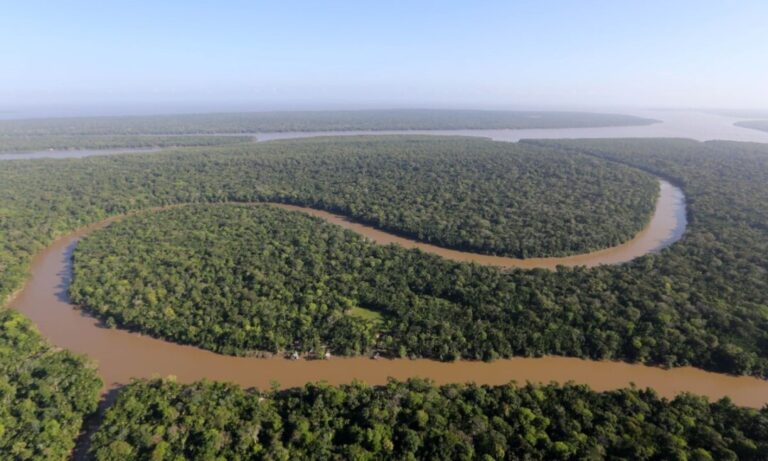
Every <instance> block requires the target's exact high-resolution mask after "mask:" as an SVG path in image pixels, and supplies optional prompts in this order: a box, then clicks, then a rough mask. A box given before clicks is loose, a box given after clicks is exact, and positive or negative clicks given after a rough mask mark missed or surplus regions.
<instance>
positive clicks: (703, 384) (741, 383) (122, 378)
mask: <svg viewBox="0 0 768 461" xmlns="http://www.w3.org/2000/svg"><path fill="white" fill-rule="evenodd" d="M645 115H646V116H648V115H649V114H645ZM654 118H661V117H658V116H656V117H654ZM704 118H705V119H706V120H707V123H714V122H713V120H714V119H718V121H717V122H716V123H715V125H717V126H718V127H719V128H718V129H717V130H715V131H711V133H714V134H713V135H710V136H704V137H702V136H699V134H703V133H701V132H699V131H698V130H699V128H700V125H697V124H696V123H695V121H694V122H691V121H690V120H689V122H688V123H684V122H683V121H675V122H674V123H671V124H669V123H662V124H655V125H649V126H642V127H610V128H584V129H570V130H543V131H542V130H472V131H470V132H466V131H461V132H455V131H451V132H429V134H462V135H463V134H470V135H474V136H485V137H491V138H492V139H497V140H504V141H516V140H518V139H521V138H555V137H574V138H578V137H644V136H645V135H646V134H647V135H648V136H651V137H658V136H676V137H690V138H693V139H699V140H703V139H712V138H718V139H734V140H740V141H758V142H768V133H761V132H757V131H754V130H747V129H744V128H739V127H733V126H732V123H733V121H732V120H729V119H727V118H725V117H720V116H714V115H706V116H705V117H704ZM665 121H666V120H665ZM670 127H672V128H673V129H671V130H670ZM675 127H676V128H675ZM686 127H687V128H686ZM706 130H708V128H705V131H706ZM708 132H710V131H708ZM400 133H402V132H399V133H398V134H400ZM406 133H411V134H413V133H415V132H406ZM324 134H339V133H302V134H293V135H291V134H290V133H278V134H275V136H273V137H269V136H264V134H261V135H260V140H263V141H266V140H270V139H277V138H280V139H284V138H287V137H294V138H295V137H305V136H317V135H324ZM341 134H344V133H341ZM349 134H361V133H359V132H355V133H349ZM373 134H383V133H381V132H376V133H373ZM97 152H98V151H97ZM64 154H66V156H78V157H83V156H86V155H82V151H80V152H77V151H65V152H64ZM78 154H80V155H78ZM3 157H7V156H3V155H0V158H3ZM284 207H286V208H290V207H288V206H284ZM302 211H304V212H309V213H311V214H313V215H316V216H320V217H322V218H324V219H326V220H328V221H330V222H334V223H336V224H339V225H342V226H344V227H346V228H349V229H352V230H354V231H356V232H359V233H361V234H363V235H366V236H367V237H369V238H371V239H372V240H374V241H376V242H378V243H391V242H397V243H399V244H401V245H403V246H406V247H420V248H422V249H423V250H425V251H430V252H434V253H437V254H441V255H442V256H445V257H447V258H451V259H458V260H462V261H467V260H471V261H475V262H478V263H482V264H492V265H498V266H506V267H509V266H516V267H530V265H536V267H548V268H551V267H553V266H554V265H556V264H566V265H568V264H583V265H595V264H603V263H620V262H624V261H627V260H629V259H632V258H634V257H636V256H639V255H641V254H645V253H647V252H651V251H656V250H658V249H659V248H662V247H664V246H667V245H669V244H670V243H671V242H673V241H675V240H677V239H679V238H680V235H682V232H683V230H684V228H685V206H684V200H683V196H682V192H681V191H680V190H679V189H677V188H676V187H674V186H673V185H671V184H669V183H667V182H665V181H662V183H661V194H660V197H659V202H658V204H657V209H656V211H655V213H654V216H653V218H652V220H651V224H650V225H649V227H648V228H647V229H646V230H644V231H643V232H641V234H639V235H638V236H637V237H636V238H635V239H633V240H631V241H629V242H626V243H625V244H623V245H620V246H618V247H615V248H611V249H607V250H602V251H598V252H595V253H590V254H588V255H579V256H573V257H567V258H540V259H539V260H538V261H537V260H534V259H527V260H515V259H513V258H498V257H493V256H484V255H474V254H471V253H465V252H456V251H453V250H447V249H444V248H439V247H434V246H431V245H427V244H423V243H418V242H413V241H409V240H407V239H402V238H400V237H395V236H392V235H389V234H386V233H383V232H381V231H378V230H376V229H372V228H370V227H367V226H362V225H360V224H357V223H353V222H350V221H349V220H347V219H345V218H343V217H341V216H338V215H333V214H330V213H325V212H322V211H318V210H309V209H302ZM109 221H110V220H106V221H104V222H101V223H98V224H95V225H93V226H89V227H87V228H84V229H81V230H79V231H77V232H75V233H72V234H70V235H67V236H65V237H62V238H60V239H58V240H56V241H55V242H53V243H52V244H51V245H50V246H49V247H47V248H46V249H45V250H43V251H42V252H41V253H40V254H38V255H37V256H35V258H34V259H33V261H32V265H31V274H30V278H29V279H28V281H27V283H26V284H25V286H24V288H23V289H22V290H21V291H20V292H19V293H18V294H17V295H16V296H15V297H14V298H13V300H12V301H11V302H10V307H12V308H15V309H17V310H18V311H20V312H21V313H23V314H24V315H26V316H28V317H29V318H30V319H31V320H32V321H33V322H34V323H35V324H36V325H37V326H38V328H39V329H40V331H41V333H42V334H43V335H44V336H46V337H47V338H48V339H49V340H50V342H51V343H52V344H54V345H55V346H58V347H63V348H67V349H69V350H72V351H74V352H76V353H81V354H85V355H88V356H89V357H91V358H92V359H94V360H95V361H96V362H97V364H98V367H99V373H100V375H101V377H102V378H103V379H104V381H105V390H106V389H112V388H115V387H117V386H119V385H121V384H125V383H127V382H129V381H130V379H131V378H147V377H153V376H167V375H173V376H176V377H177V379H178V380H179V381H181V382H192V381H195V380H199V379H203V378H206V379H215V380H224V381H231V382H234V383H238V384H240V385H243V386H246V387H252V386H256V387H260V388H267V387H269V386H270V384H271V383H272V382H273V381H276V382H278V383H280V385H281V386H283V387H291V386H300V385H303V384H305V383H307V382H310V381H326V382H328V383H331V384H340V383H348V382H351V381H352V380H354V379H360V380H363V381H365V382H367V383H369V384H382V383H384V382H386V380H387V379H388V378H389V377H392V378H398V379H405V378H408V377H415V376H419V377H427V378H430V379H433V380H435V381H436V382H437V383H448V382H464V381H474V382H477V383H484V384H501V383H505V382H508V381H510V380H516V381H518V382H521V383H522V382H526V381H532V382H550V381H556V382H567V381H573V382H576V383H582V384H588V385H590V386H591V387H592V388H594V389H596V390H598V391H601V390H609V389H616V388H621V387H626V386H629V385H630V384H632V383H634V384H635V385H637V386H639V387H641V388H644V387H652V388H654V389H655V390H656V391H657V392H658V393H659V394H660V395H662V396H665V397H672V396H674V395H676V394H677V393H679V392H683V391H687V392H693V393H696V394H700V395H705V396H707V397H710V398H712V399H717V398H720V397H723V396H729V397H730V398H731V399H732V400H733V401H734V402H735V403H736V404H738V405H744V406H750V407H760V406H762V405H764V404H766V403H768V381H766V380H761V379H757V378H751V377H736V376H728V375H723V374H718V373H711V372H706V371H703V370H700V369H696V368H691V367H683V368H675V369H671V370H664V369H661V368H657V367H648V366H643V365H637V364H627V363H622V362H612V361H588V360H582V359H576V358H565V357H543V358H513V359H504V360H497V361H494V362H492V363H484V362H474V361H458V362H452V363H443V362H437V361H431V360H423V359H419V360H409V359H393V360H390V359H382V360H371V359H368V358H361V357H358V358H332V359H331V360H318V361H307V360H298V361H290V360H284V359H256V358H242V357H230V356H224V355H219V354H215V353H213V352H209V351H205V350H202V349H198V348H195V347H191V346H183V345H178V344H173V343H170V342H166V341H163V340H159V339H154V338H151V337H148V336H144V335H141V334H137V333H131V332H128V331H125V330H118V329H108V328H104V327H102V326H101V325H100V322H99V321H98V320H96V319H95V318H93V317H91V316H89V315H87V314H85V313H83V312H82V311H80V310H78V309H76V308H75V307H74V306H72V305H71V304H70V303H69V298H68V294H67V288H68V285H69V279H70V277H71V271H72V267H71V253H72V251H73V249H74V247H75V245H76V243H77V241H78V239H80V238H81V237H83V236H84V235H86V234H87V233H88V232H91V231H93V230H94V229H97V228H99V227H102V226H104V225H106V224H107V223H108V222H109ZM633 242H634V243H633ZM622 247H624V248H623V249H622ZM590 255H591V256H590ZM580 258H581V259H580ZM568 260H570V261H568Z"/></svg>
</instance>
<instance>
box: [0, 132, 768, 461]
mask: <svg viewBox="0 0 768 461" xmlns="http://www.w3.org/2000/svg"><path fill="white" fill-rule="evenodd" d="M344 142H349V143H350V144H352V145H354V144H355V143H357V144H358V145H359V146H360V147H359V148H355V149H356V150H364V149H378V150H380V151H385V150H387V149H386V146H381V145H382V144H386V143H390V142H391V143H393V144H392V147H391V148H390V150H392V151H395V150H402V147H396V146H398V143H400V144H403V143H405V144H409V143H410V144H416V145H419V144H429V142H434V143H437V144H438V147H437V148H435V150H436V151H438V152H439V151H442V150H446V149H447V146H448V145H450V144H452V143H458V142H460V143H464V144H463V145H464V147H463V149H464V151H465V153H466V156H472V154H473V153H474V152H476V151H482V150H485V147H484V144H493V143H489V142H487V141H473V142H470V141H467V140H456V139H440V138H438V139H433V140H427V139H424V138H415V139H411V138H408V139H406V140H403V139H400V140H396V139H386V138H383V139H372V140H362V139H350V140H346V141H341V140H338V141H334V140H319V141H317V142H311V141H303V144H302V142H292V143H266V144H264V145H253V144H250V145H243V144H238V145H232V146H223V147H215V148H214V147H206V148H186V149H180V150H178V151H176V152H173V153H166V154H152V155H130V156H115V157H101V158H88V159H77V160H75V159H69V160H39V161H8V162H3V165H2V168H0V295H1V296H3V297H4V296H6V295H8V294H10V293H11V292H13V291H14V290H16V289H17V288H19V287H20V285H21V283H22V282H23V280H24V279H25V278H26V277H27V273H26V268H27V267H28V264H29V261H30V258H31V255H33V254H34V253H35V252H37V251H38V250H39V249H41V248H42V247H43V246H44V245H46V244H48V243H49V242H50V241H51V240H52V239H53V238H54V237H55V236H57V235H61V234H63V233H66V232H69V231H71V230H74V229H76V228H78V227H80V226H82V225H85V224H87V223H91V222H94V221H97V220H99V219H102V218H104V217H106V216H109V215H115V214H119V213H123V212H126V211H130V210H138V209H145V208H148V207H153V206H163V205H170V204H176V203H203V202H223V201H259V200H278V201H279V200H282V201H288V199H290V198H291V197H292V196H296V197H300V198H304V199H306V200H307V204H312V203H310V199H311V198H312V195H311V192H312V191H311V190H310V189H306V190H304V191H303V192H302V194H298V192H296V191H298V190H301V188H305V187H306V180H307V178H305V177H302V176H291V174H288V173H280V171H284V170H290V169H291V168H293V167H296V166H297V165H299V166H301V165H306V164H307V163H306V162H309V160H308V159H310V158H315V159H316V160H315V161H316V162H320V163H323V162H324V163H325V165H326V169H327V170H334V169H343V168H344V163H345V162H347V161H348V160H349V157H348V156H345V155H344V151H343V150H341V152H339V150H340V149H338V147H339V145H340V144H343V143H344ZM440 143H443V144H442V145H440ZM515 149H517V150H519V151H526V150H529V149H531V152H552V151H553V150H556V151H558V152H560V155H562V158H565V159H567V158H570V157H573V158H577V159H581V158H582V157H585V156H589V157H596V158H598V157H599V158H602V159H607V160H610V161H614V162H615V161H618V162H623V163H625V164H627V165H630V166H632V167H635V168H640V169H644V170H646V171H648V172H651V173H654V174H658V175H660V176H663V177H665V178H667V179H669V180H671V181H673V182H675V183H676V184H677V185H679V186H681V187H682V188H683V189H684V191H685V194H686V197H687V200H688V213H689V216H688V219H689V227H688V229H687V231H686V233H685V235H684V236H683V238H682V239H681V240H680V241H679V242H677V243H676V244H675V245H673V246H671V247H670V248H668V249H666V250H663V251H661V252H659V253H657V254H652V255H648V256H645V257H642V258H638V259H636V260H634V261H632V262H630V263H627V264H623V265H620V266H604V267H599V268H593V269H584V268H576V269H565V268H561V269H559V270H557V271H546V270H532V271H524V270H513V271H508V272H502V271H499V270H495V269H492V268H486V267H480V266H475V265H466V264H458V263H452V262H448V261H444V260H441V259H440V258H437V257H434V256H429V255H425V254H423V253H420V252H417V251H403V250H402V249H399V248H393V247H380V246H370V248H371V249H372V251H374V252H379V253H380V254H379V256H376V257H375V258H376V259H377V260H378V261H379V263H378V264H379V265H380V267H381V270H380V271H379V273H380V276H379V278H378V279H375V280H374V281H373V283H371V284H369V285H368V286H365V285H362V284H361V287H360V289H359V290H360V291H359V293H358V294H360V293H365V292H368V293H373V294H374V295H375V296H376V297H375V298H374V299H364V298H362V297H361V298H358V299H360V300H361V303H360V304H361V305H362V306H365V307H366V308H367V309H370V310H372V311H376V312H379V313H380V314H381V319H382V323H380V324H379V325H377V331H383V332H385V333H386V334H382V335H381V336H380V337H379V338H378V339H376V343H375V347H381V348H383V349H384V350H385V351H387V352H388V353H391V354H393V355H400V354H405V355H417V356H426V357H435V358H442V359H450V358H454V357H466V358H484V359H492V358H494V357H496V356H504V355H511V354H518V355H540V354H561V355H575V356H583V357H592V358H619V359H623V360H629V361H640V362H647V363H658V364H665V365H670V366H676V365H686V364H691V365H695V366H698V367H702V368H706V369H709V370H715V371H725V372H731V373H739V374H753V375H758V376H763V377H765V376H767V375H768V314H767V313H768V276H767V274H768V188H766V187H765V184H767V183H768V147H766V146H765V145H761V144H747V143H731V142H707V143H698V142H694V141H686V140H659V139H645V140H589V141H586V140H585V141H546V142H543V141H539V142H533V141H531V142H526V143H522V144H521V145H519V146H516V147H515ZM536 149H539V150H536ZM302 150H303V151H304V152H303V153H299V154H297V155H296V156H294V157H292V156H291V155H290V153H291V152H293V151H302ZM457 150H458V149H457ZM333 152H337V153H338V156H334V155H331V154H332V153H333ZM312 154H314V157H313V155H312ZM579 161H581V160H579ZM603 161H604V160H603ZM601 162H602V161H601ZM599 164H600V165H603V163H599ZM280 174H283V175H284V176H283V177H282V178H281V179H279V180H275V179H274V178H276V177H278V178H279V177H280ZM356 175H363V176H364V175H365V174H364V173H363V172H357V173H356ZM367 175H369V176H375V170H371V171H370V172H368V173H367ZM322 182H323V180H322V178H318V179H316V180H315V182H313V183H312V184H321V183H322ZM344 186H345V184H344V183H337V184H335V185H334V184H333V183H330V184H328V185H326V189H325V190H326V191H333V190H334V189H336V190H340V189H341V188H342V187H344ZM318 190H323V189H322V188H319V187H318ZM353 191H354V189H349V193H351V192H353ZM356 192H357V194H356V195H357V196H365V190H363V189H362V188H361V189H358V190H357V191H356ZM292 200H293V201H294V202H298V201H299V200H297V199H296V198H295V197H294V198H292ZM422 212H423V208H422V210H421V211H417V212H414V215H418V214H419V213H422ZM374 254H375V253H374ZM371 273H372V271H369V272H368V274H371ZM2 316H3V319H4V320H3V321H2V322H0V338H12V339H10V344H12V346H10V347H8V346H6V347H3V348H2V354H3V356H2V367H3V368H2V371H0V383H1V385H0V387H2V393H0V395H1V396H2V398H3V399H4V402H8V403H7V404H5V405H3V406H2V407H1V408H2V410H0V411H3V412H4V413H2V415H3V416H2V418H3V419H2V423H1V424H2V429H1V430H0V441H1V443H3V444H4V445H2V447H3V449H4V450H5V448H6V447H7V446H9V445H10V446H12V447H15V448H13V449H14V450H17V452H18V453H21V454H18V455H15V456H17V457H19V458H22V457H24V456H26V457H28V458H40V457H44V455H41V454H40V453H43V452H44V451H45V450H52V451H51V452H52V453H53V452H56V453H63V452H64V451H66V450H67V448H68V447H71V444H72V441H71V440H72V435H73V434H74V433H76V432H77V431H76V427H77V426H78V425H79V423H80V418H79V415H80V414H82V412H84V411H87V409H88V408H92V406H89V405H90V404H88V402H89V401H90V397H88V395H89V391H88V389H89V386H93V388H94V389H95V388H96V387H98V385H97V384H94V383H95V381H91V379H92V376H93V375H92V374H91V373H92V372H91V371H89V370H87V368H86V367H84V365H83V364H82V362H81V361H79V360H78V359H74V358H71V356H69V355H66V354H65V353H61V352H54V351H52V350H51V349H50V348H48V347H47V346H45V345H44V343H43V342H42V341H41V340H40V338H39V336H38V335H37V334H36V333H34V332H32V330H30V329H29V327H28V326H26V325H27V322H25V321H23V320H21V319H20V318H19V316H17V315H15V314H11V313H9V312H7V311H3V312H2ZM347 317H352V318H354V317H355V316H354V315H352V316H345V317H344V318H345V319H346V318H347ZM358 318H360V317H358ZM19 325H21V327H19ZM19 328H21V331H23V332H24V335H22V337H24V338H28V339H27V340H24V341H22V343H24V344H23V345H20V344H17V343H16V342H17V341H18V340H17V339H13V338H18V337H19V333H18V332H19ZM3 341H8V340H5V339H4V340H3ZM352 349H355V348H354V347H353V348H352ZM358 349H360V350H362V349H363V347H360V348H358ZM53 357H56V358H57V360H60V362H55V361H54V362H53V363H51V362H47V361H45V360H53V359H52V358H53ZM68 357H69V358H68ZM65 358H66V360H64V359H65ZM40 360H43V361H42V362H40ZM38 363H40V364H42V365H41V368H37V369H36V368H34V366H33V364H38ZM20 364H29V368H26V367H24V366H21V367H19V365H20ZM49 365H50V366H49ZM60 371H61V373H60ZM81 373H82V374H81ZM89 376H90V378H89ZM59 378H61V379H62V380H64V382H71V381H66V379H70V380H75V382H79V381H78V380H85V381H84V382H86V383H91V384H87V385H85V384H83V385H77V386H71V387H62V384H61V382H59V381H57V380H58V379H59ZM93 379H95V378H93ZM49 382H53V383H54V384H53V388H54V389H56V392H55V393H52V392H50V391H49V389H50V387H48V386H47V384H46V383H49ZM32 391H34V392H32ZM38 391H40V392H39V393H38ZM16 402H18V404H17V403H16ZM82 402H85V404H83V403H82ZM37 411H41V412H42V413H41V415H50V416H51V417H52V418H53V419H55V420H56V421H57V423H56V424H54V423H53V422H50V423H48V426H41V425H39V422H40V421H46V418H45V417H44V416H41V415H36V413H35V412H37ZM59 412H63V413H64V416H59ZM9 414H10V415H11V416H10V417H9V416H8V415H9ZM33 415H35V416H33ZM728 418H729V419H728V421H727V424H724V426H725V427H737V426H736V425H737V424H740V423H739V421H743V419H742V418H741V417H739V416H736V414H734V413H731V416H729V417H728ZM731 419H732V420H731ZM32 421H35V422H32ZM57 424H58V426H57ZM46 427H48V428H51V429H49V430H46V429H45V428H46ZM674 427H677V426H674ZM665 428H666V427H665ZM105 430H106V427H105ZM704 432H705V433H706V434H709V435H708V436H707V437H710V438H711V440H712V441H717V440H721V441H723V443H730V441H731V440H736V439H738V438H737V437H719V436H717V435H716V434H715V433H713V432H711V431H707V430H705V431H704ZM742 432H743V433H746V432H744V431H742ZM142 434H144V433H142ZM39 437H43V438H42V439H40V438H39ZM760 439H761V440H765V437H764V436H763V437H762V438H760ZM43 440H44V441H43ZM142 440H144V439H142ZM195 440H200V439H195ZM748 445H749V444H745V445H744V446H748ZM117 449H120V447H117ZM734 451H737V450H734ZM737 452H738V451H737ZM696 456H699V457H700V458H701V459H706V457H705V454H703V453H698V454H697V455H696ZM724 456H725V455H723V456H720V455H717V456H714V457H715V458H718V457H720V458H724ZM742 456H746V455H742ZM52 457H53V458H56V456H52ZM59 457H61V456H59ZM763 458H764V456H763ZM726 459H727V458H726Z"/></svg>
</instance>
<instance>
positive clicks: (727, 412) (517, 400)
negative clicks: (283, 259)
mask: <svg viewBox="0 0 768 461" xmlns="http://www.w3.org/2000/svg"><path fill="white" fill-rule="evenodd" d="M91 453H92V455H93V457H94V458H95V459H96V460H98V461H118V460H119V461H124V460H138V459H158V460H161V459H228V460H232V459H242V460H268V459H270V460H289V459H307V460H325V459H354V460H366V459H392V460H395V459H397V460H435V461H438V460H448V459H457V460H458V459H466V460H471V459H476V460H488V461H490V460H519V459H551V460H567V459H627V460H630V459H631V460H662V459H663V460H672V459H688V460H697V461H704V460H736V459H740V460H763V459H766V457H768V409H763V410H761V411H757V410H751V409H744V408H739V407H736V406H734V405H733V404H732V403H730V402H729V401H728V400H722V401H719V402H714V403H709V402H707V401H706V400H704V399H702V398H699V397H695V396H691V395H680V396H678V397H677V398H675V399H674V400H671V401H670V400H665V399H661V398H659V397H657V396H656V395H655V394H654V393H653V391H649V390H637V389H625V390H620V391H614V392H606V393H597V392H593V391H591V390H589V388H587V387H585V386H575V385H565V386H562V387H561V386H555V385H547V386H535V385H527V386H524V387H522V388H518V387H516V386H515V385H513V384H510V385H506V386H496V387H491V386H477V385H471V384H469V385H463V384H454V385H447V386H440V387H438V386H434V385H433V384H431V383H429V382H425V381H420V380H411V381H408V382H390V383H389V384H387V385H385V386H377V387H368V386H365V385H364V384H353V385H350V386H341V387H331V386H327V385H322V384H310V385H307V386H306V387H304V388H298V389H289V390H285V391H272V392H258V391H244V390H242V389H240V388H239V387H236V386H232V385H227V384H221V383H207V382H202V383H198V384H194V385H186V386H185V385H180V384H176V383H174V382H171V381H161V380H154V381H138V382H135V383H133V384H131V385H129V386H127V387H126V388H125V389H124V390H123V391H122V392H121V393H120V396H119V398H118V400H117V402H116V403H115V405H114V406H113V407H112V408H110V409H109V411H108V412H107V415H106V417H105V419H104V422H103V424H102V426H101V428H100V429H99V431H98V432H97V433H96V434H95V435H94V437H93V445H92V446H91Z"/></svg>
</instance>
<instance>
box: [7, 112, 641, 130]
mask: <svg viewBox="0 0 768 461" xmlns="http://www.w3.org/2000/svg"><path fill="white" fill-rule="evenodd" d="M654 122H656V120H651V119H646V118H641V117H635V116H631V115H621V114H601V113H591V112H554V111H493V110H430V109H412V110H402V109H399V110H347V111H343V110H342V111H276V112H242V113H222V114H187V115H153V116H133V117H80V118H52V119H29V120H0V135H2V134H25V135H29V134H44V135H61V134H68V135H116V134H215V133H257V132H280V131H282V132H285V131H359V130H371V131H378V130H461V129H506V128H518V129H523V128H580V127H600V126H626V125H648V124H650V123H654Z"/></svg>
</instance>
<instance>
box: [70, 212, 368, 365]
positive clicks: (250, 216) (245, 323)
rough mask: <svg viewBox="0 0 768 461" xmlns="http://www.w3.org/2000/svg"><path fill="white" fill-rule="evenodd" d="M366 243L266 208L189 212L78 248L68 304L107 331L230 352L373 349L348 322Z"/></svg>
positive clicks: (135, 223)
mask: <svg viewBox="0 0 768 461" xmlns="http://www.w3.org/2000/svg"><path fill="white" fill-rule="evenodd" d="M372 245H373V244H371V243H369V242H367V241H365V240H364V239H363V238H362V237H360V236H358V235H356V234H353V233H352V232H349V231H344V230H343V229H342V228H340V227H338V226H334V225H331V224H325V223H323V222H322V221H321V220H320V219H318V218H311V217H309V216H306V215H303V214H301V213H297V212H288V211H284V210H279V209H276V208H273V207H270V206H268V205H256V206H237V205H197V206H186V207H181V208H172V209H169V210H165V211H161V212H157V213H147V214H145V215H140V216H132V217H128V218H126V219H125V220H123V221H121V222H118V223H114V224H112V225H110V226H109V227H108V228H107V229H105V230H102V231H98V232H96V233H95V234H94V235H92V236H89V237H87V238H86V239H85V240H84V241H82V242H81V243H80V244H79V245H78V248H77V250H76V252H75V277H74V279H73V282H72V285H71V286H70V294H71V297H72V300H73V302H76V303H81V304H84V305H86V306H88V307H89V308H90V309H91V310H94V311H95V312H96V314H98V315H99V316H100V317H101V318H104V319H106V320H107V323H108V324H112V323H115V322H116V323H117V324H118V325H121V326H127V327H130V328H136V329H139V330H141V331H145V332H149V333H151V334H153V335H156V336H161V337H164V338H168V339H170V340H173V341H176V342H182V343H190V344H195V345H198V346H201V347H204V348H207V349H212V350H215V351H218V352H222V353H228V354H240V355H244V354H248V353H252V352H255V351H270V352H278V351H285V350H298V351H302V352H308V351H314V352H315V353H318V354H322V353H323V352H324V349H325V347H329V348H331V349H332V350H333V351H334V352H335V353H340V354H355V353H361V352H365V351H367V350H370V348H371V345H372V343H373V341H374V331H373V327H374V326H375V324H374V323H373V322H369V321H366V320H363V319H361V318H359V317H357V316H352V315H351V313H352V310H353V308H354V307H356V301H357V300H356V299H354V298H350V296H353V295H355V294H356V293H357V289H356V288H355V287H356V286H357V285H358V284H359V283H360V280H359V277H358V276H357V274H356V272H357V271H359V270H363V269H362V266H365V265H367V264H370V263H372V260H371V259H370V258H368V257H367V254H368V253H370V252H371V248H370V247H371V246H372Z"/></svg>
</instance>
